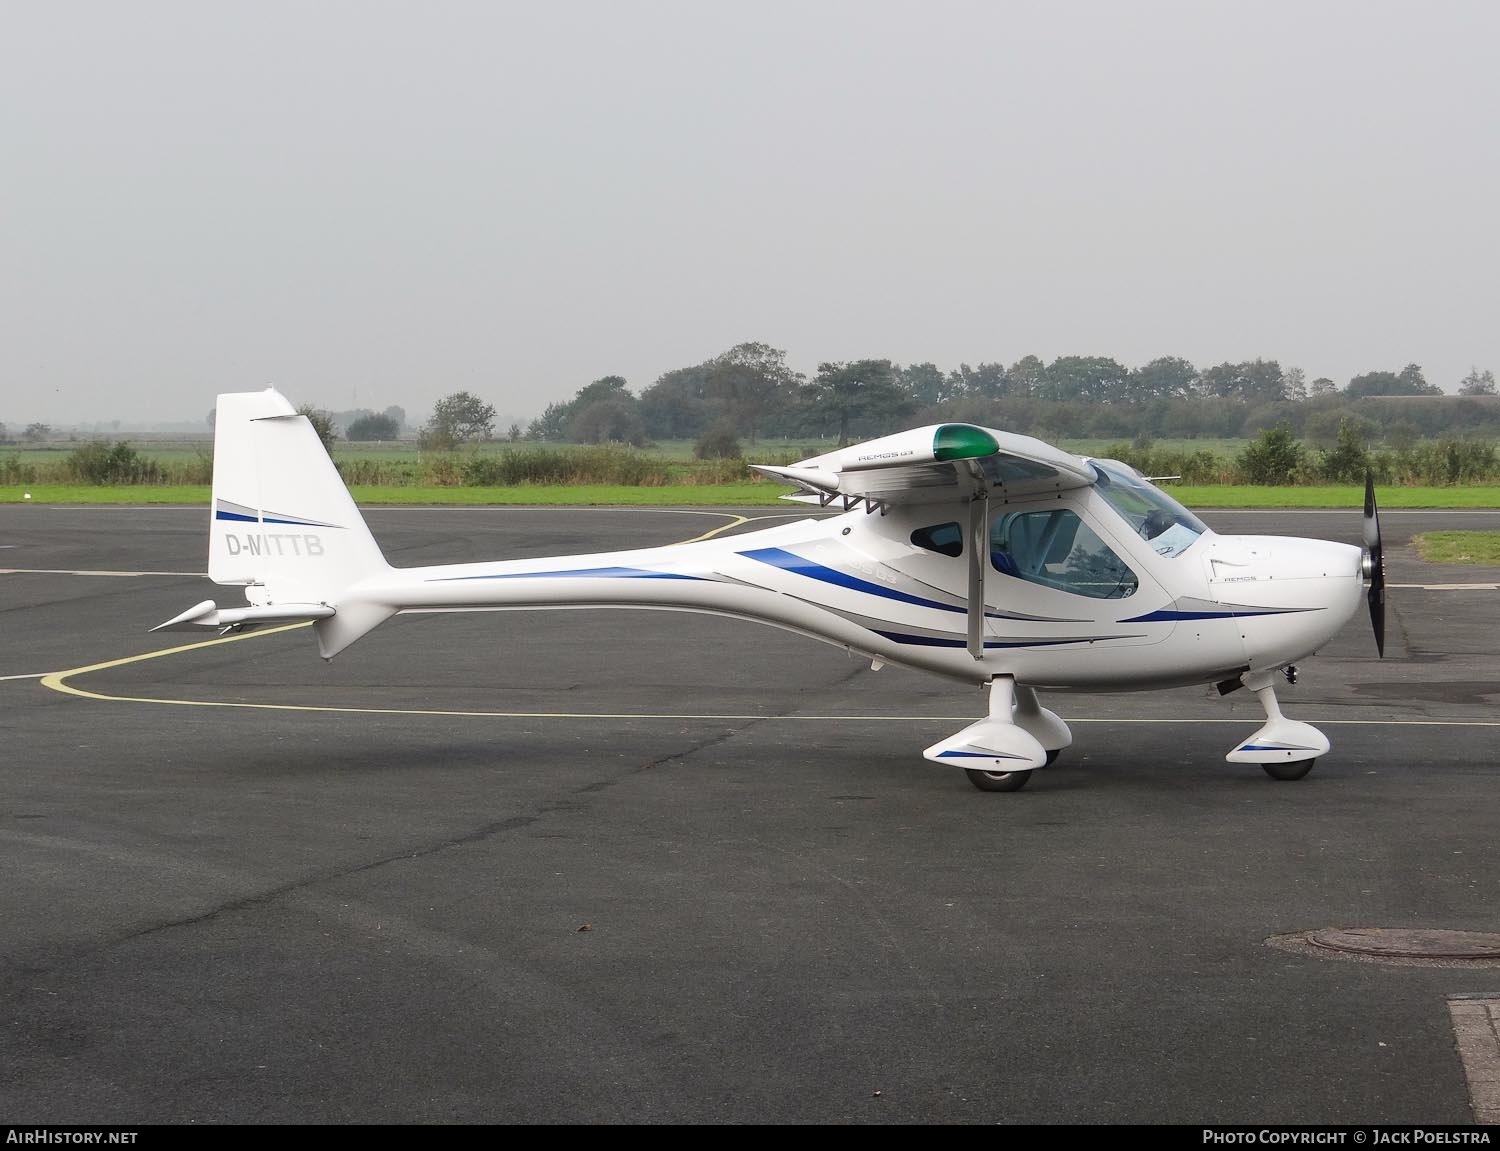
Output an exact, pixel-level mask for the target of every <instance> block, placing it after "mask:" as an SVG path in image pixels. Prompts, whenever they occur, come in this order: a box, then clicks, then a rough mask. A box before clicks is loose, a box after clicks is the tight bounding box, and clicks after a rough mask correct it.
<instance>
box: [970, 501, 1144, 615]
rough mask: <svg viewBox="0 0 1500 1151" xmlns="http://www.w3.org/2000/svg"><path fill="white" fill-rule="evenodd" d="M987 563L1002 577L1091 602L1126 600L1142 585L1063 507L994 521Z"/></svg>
mask: <svg viewBox="0 0 1500 1151" xmlns="http://www.w3.org/2000/svg"><path fill="white" fill-rule="evenodd" d="M990 562H991V563H992V564H993V565H994V567H995V570H996V571H999V572H1003V573H1004V574H1005V575H1008V576H1014V577H1015V578H1016V579H1021V580H1025V581H1027V582H1028V583H1035V584H1041V585H1042V586H1044V587H1051V588H1056V589H1057V590H1058V591H1065V592H1071V593H1072V594H1073V595H1082V596H1088V597H1089V598H1090V599H1124V598H1125V597H1126V596H1129V595H1133V594H1135V589H1136V588H1137V587H1139V586H1140V580H1139V579H1137V578H1136V574H1135V572H1133V571H1131V570H1130V568H1129V567H1127V566H1126V565H1125V561H1124V560H1122V559H1121V558H1120V557H1119V556H1117V555H1116V554H1115V553H1114V551H1113V550H1112V549H1111V548H1110V546H1109V545H1108V544H1107V543H1105V542H1104V541H1103V540H1102V539H1100V538H1099V536H1098V535H1097V534H1096V533H1095V532H1094V530H1093V528H1091V527H1089V526H1088V524H1086V523H1084V522H1083V521H1082V520H1081V519H1079V518H1078V515H1077V513H1075V512H1072V511H1069V510H1068V509H1067V508H1051V509H1048V510H1046V511H1033V512H1011V513H1009V514H1007V515H1001V516H997V517H996V518H995V519H994V520H993V521H991V523H990Z"/></svg>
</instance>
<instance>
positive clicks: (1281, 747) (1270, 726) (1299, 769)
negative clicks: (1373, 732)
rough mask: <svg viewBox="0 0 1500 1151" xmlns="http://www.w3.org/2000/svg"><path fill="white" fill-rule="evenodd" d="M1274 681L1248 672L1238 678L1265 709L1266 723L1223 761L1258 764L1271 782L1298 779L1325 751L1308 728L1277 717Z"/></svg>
mask: <svg viewBox="0 0 1500 1151" xmlns="http://www.w3.org/2000/svg"><path fill="white" fill-rule="evenodd" d="M1275 678H1276V673H1275V672H1274V671H1249V672H1246V673H1245V674H1244V675H1242V676H1241V677H1240V682H1241V683H1243V684H1244V685H1245V686H1246V687H1248V688H1249V689H1250V690H1251V691H1253V692H1254V693H1255V696H1256V698H1257V699H1259V700H1260V705H1261V707H1263V708H1265V710H1266V722H1265V724H1264V726H1262V727H1261V728H1260V730H1259V731H1257V732H1256V733H1255V734H1254V735H1252V736H1251V737H1250V738H1249V739H1247V740H1244V741H1243V742H1242V743H1240V744H1239V745H1238V746H1237V747H1235V749H1234V750H1233V751H1231V752H1230V753H1229V754H1228V755H1227V756H1225V757H1224V758H1225V759H1227V760H1228V761H1229V762H1230V763H1258V764H1260V765H1261V767H1263V768H1264V769H1265V772H1266V774H1267V775H1269V776H1270V777H1271V778H1272V779H1287V780H1290V779H1301V778H1302V777H1303V776H1304V775H1306V774H1307V773H1308V772H1309V771H1311V770H1312V768H1313V762H1314V761H1315V760H1316V759H1317V758H1318V756H1320V755H1322V754H1323V753H1325V752H1326V751H1327V750H1328V746H1329V745H1328V737H1327V736H1326V735H1324V734H1323V733H1322V732H1321V731H1319V730H1318V729H1317V728H1315V727H1313V726H1312V725H1311V724H1307V723H1299V722H1297V721H1296V720H1294V719H1287V717H1286V716H1284V715H1282V714H1281V705H1280V704H1279V703H1278V702H1277V700H1276V689H1275V687H1274V686H1273V684H1274V683H1275Z"/></svg>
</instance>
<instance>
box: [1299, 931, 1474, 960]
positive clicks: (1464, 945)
mask: <svg viewBox="0 0 1500 1151" xmlns="http://www.w3.org/2000/svg"><path fill="white" fill-rule="evenodd" d="M1307 941H1308V942H1309V943H1311V944H1312V945H1313V946H1314V947H1322V948H1325V949H1327V950H1329V951H1343V952H1348V953H1350V954H1353V955H1370V956H1375V957H1379V958H1387V959H1500V935H1494V934H1491V933H1489V932H1486V931H1442V930H1436V929H1434V930H1421V929H1416V930H1412V929H1406V928H1399V927H1325V928H1323V930H1321V931H1309V932H1308V933H1307Z"/></svg>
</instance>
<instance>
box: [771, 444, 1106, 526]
mask: <svg viewBox="0 0 1500 1151" xmlns="http://www.w3.org/2000/svg"><path fill="white" fill-rule="evenodd" d="M752 467H754V468H755V470H756V471H758V472H760V473H761V474H762V475H766V476H771V477H773V478H775V479H780V480H786V481H787V482H789V483H793V484H796V485H797V486H798V487H799V488H801V489H802V490H801V491H800V492H798V493H793V494H792V495H789V496H786V497H785V498H786V499H790V500H796V501H799V502H803V503H814V502H816V503H820V504H824V505H827V504H830V503H833V502H834V501H836V500H842V502H843V505H844V506H845V507H846V508H848V507H853V506H854V504H855V503H856V502H857V501H860V500H863V501H865V502H866V504H867V505H869V506H870V508H871V509H872V510H873V509H875V508H878V507H881V506H884V505H897V504H926V503H946V502H949V501H967V500H971V499H974V498H975V497H976V496H978V497H988V496H999V497H1006V496H1020V495H1030V494H1033V493H1035V492H1043V491H1063V490H1066V489H1068V488H1077V487H1084V486H1086V485H1088V484H1091V483H1093V482H1094V472H1093V469H1091V468H1090V467H1089V465H1088V462H1087V461H1086V460H1084V459H1083V458H1082V457H1080V456H1075V455H1072V454H1071V453H1069V452H1065V451H1062V450H1060V449H1058V448H1054V447H1053V446H1052V445H1050V444H1045V443H1043V442H1042V441H1041V440H1036V439H1032V438H1031V437H1030V436H1021V435H1016V434H1015V433H1014V432H1001V431H996V430H994V429H992V428H981V427H977V426H976V425H974V424H933V425H931V426H930V427H925V428H916V429H914V430H913V431H909V432H899V433H897V434H896V435H894V436H884V437H882V438H881V439H878V440H869V441H867V442H866V443H862V444H854V445H852V446H851V447H847V448H840V449H839V450H838V451H835V452H828V453H826V454H824V455H821V456H814V457H812V458H811V459H807V460H802V461H800V462H798V463H795V464H791V465H789V466H786V467H773V466H771V465H769V464H754V465H752Z"/></svg>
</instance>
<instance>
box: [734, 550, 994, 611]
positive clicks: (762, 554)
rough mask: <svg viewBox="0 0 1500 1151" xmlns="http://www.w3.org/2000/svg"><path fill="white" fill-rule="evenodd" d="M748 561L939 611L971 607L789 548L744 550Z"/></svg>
mask: <svg viewBox="0 0 1500 1151" xmlns="http://www.w3.org/2000/svg"><path fill="white" fill-rule="evenodd" d="M739 554H740V555H742V556H744V557H745V558H746V559H747V560H756V561H758V562H760V563H763V564H770V565H771V566H772V567H775V568H781V569H782V570H783V571H789V572H792V573H793V574H795V575H800V576H806V577H807V578H808V579H815V580H819V581H820V582H822V583H826V584H833V585H834V586H835V587H842V588H848V589H849V590H850V591H860V592H864V593H865V594H866V595H878V596H880V597H881V598H882V599H893V600H896V601H897V602H898V603H909V604H915V605H916V606H917V607H930V608H936V609H937V610H938V611H951V612H957V613H958V614H959V615H964V614H966V613H967V612H968V608H965V607H959V606H957V605H955V604H951V603H939V602H938V601H937V600H933V599H924V598H923V597H921V596H916V595H912V594H911V593H910V592H904V591H897V590H896V589H895V588H890V587H884V586H882V585H881V584H878V583H871V582H870V581H869V580H864V579H860V578H859V577H858V576H852V575H849V574H847V573H845V572H841V571H837V570H836V569H834V568H831V567H824V566H823V565H822V564H820V563H817V562H816V561H814V560H810V559H806V558H804V557H802V556H799V555H797V554H796V553H795V552H789V551H787V550H786V549H785V548H756V549H755V550H754V551H748V552H740V553H739Z"/></svg>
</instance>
